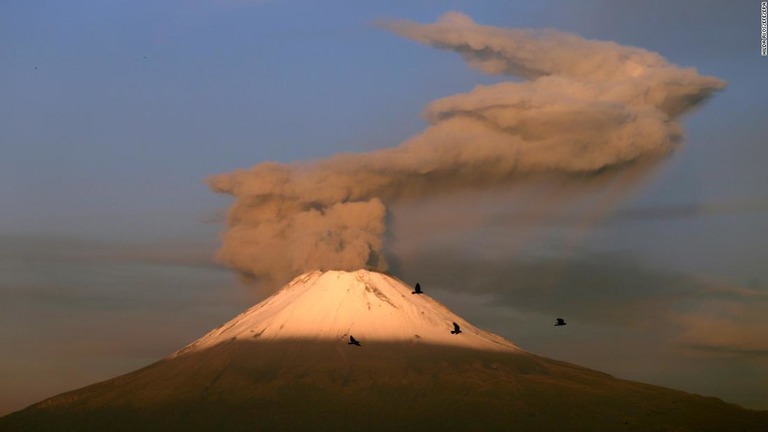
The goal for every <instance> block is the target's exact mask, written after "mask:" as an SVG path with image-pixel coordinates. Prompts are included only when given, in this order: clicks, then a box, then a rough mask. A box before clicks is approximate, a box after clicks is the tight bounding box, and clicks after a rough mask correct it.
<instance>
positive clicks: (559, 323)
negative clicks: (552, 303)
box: [555, 318, 567, 327]
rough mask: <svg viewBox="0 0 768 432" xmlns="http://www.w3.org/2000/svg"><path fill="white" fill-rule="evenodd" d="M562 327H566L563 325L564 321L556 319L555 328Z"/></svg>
mask: <svg viewBox="0 0 768 432" xmlns="http://www.w3.org/2000/svg"><path fill="white" fill-rule="evenodd" d="M564 325H567V324H566V323H565V320H564V319H562V318H557V322H556V323H555V327H557V326H564Z"/></svg>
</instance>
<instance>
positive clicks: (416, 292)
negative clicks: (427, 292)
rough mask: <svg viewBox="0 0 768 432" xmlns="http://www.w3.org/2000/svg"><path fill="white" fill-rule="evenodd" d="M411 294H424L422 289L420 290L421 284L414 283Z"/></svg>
mask: <svg viewBox="0 0 768 432" xmlns="http://www.w3.org/2000/svg"><path fill="white" fill-rule="evenodd" d="M411 294H424V291H422V290H421V285H419V284H418V282H417V283H416V286H415V290H414V291H413V292H412V293H411Z"/></svg>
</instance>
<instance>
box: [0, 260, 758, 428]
mask: <svg viewBox="0 0 768 432" xmlns="http://www.w3.org/2000/svg"><path fill="white" fill-rule="evenodd" d="M454 322H455V323H457V324H459V325H460V326H461V330H462V331H461V333H460V334H451V330H452V329H453V328H454V326H453V323H454ZM351 335H354V338H355V339H356V340H357V341H359V342H360V343H361V345H360V346H355V345H350V344H349V343H348V342H349V340H350V336H351ZM160 430H163V431H168V430H173V431H176V430H178V431H197V430H199V431H214V430H215V431H280V430H296V431H305V430H307V431H308V430H318V431H324V430H349V431H361V430H364V431H379V430H381V431H391V430H460V431H494V430H499V431H514V430H520V431H555V430H557V431H560V430H576V431H600V430H605V431H622V430H636V431H650V430H661V431H665V430H669V431H672V430H674V431H765V430H768V412H765V411H752V410H747V409H744V408H741V407H739V406H736V405H732V404H727V403H725V402H723V401H721V400H719V399H715V398H708V397H703V396H698V395H693V394H689V393H684V392H681V391H676V390H670V389H666V388H662V387H657V386H652V385H646V384H640V383H636V382H630V381H625V380H621V379H617V378H614V377H612V376H610V375H607V374H604V373H601V372H597V371H593V370H590V369H586V368H583V367H579V366H575V365H572V364H568V363H564V362H560V361H556V360H551V359H547V358H544V357H540V356H536V355H534V354H531V353H528V352H526V351H524V350H522V349H520V348H519V347H517V346H516V345H515V344H513V343H512V342H509V341H507V340H505V339H504V338H502V337H499V336H497V335H494V334H492V333H488V332H485V331H483V330H481V329H478V328H476V327H474V326H473V325H471V324H470V323H468V322H467V321H466V320H464V319H462V318H461V317H459V316H458V315H456V314H454V313H453V312H451V311H450V310H448V308H446V307H445V306H443V305H441V304H440V303H439V302H437V301H435V300H434V299H432V298H430V297H429V296H428V295H426V294H423V295H418V296H414V295H411V288H410V287H409V286H408V285H406V284H404V283H403V282H401V281H399V280H397V279H395V278H393V277H391V276H387V275H384V274H381V273H375V272H369V271H364V270H359V271H356V272H343V271H325V272H322V271H315V272H311V273H307V274H304V275H301V276H299V277H297V278H295V279H294V280H293V281H291V282H290V283H289V284H288V285H286V286H285V287H283V288H282V289H281V290H280V291H278V292H277V293H275V294H274V295H273V296H271V297H269V298H268V299H266V300H265V301H263V302H261V303H259V304H257V305H256V306H254V307H252V308H250V309H248V310H247V311H245V312H244V313H242V314H240V315H239V316H237V317H235V318H234V319H232V320H231V321H229V322H227V323H226V324H224V325H222V326H220V327H218V328H216V329H214V330H213V331H211V332H209V333H208V334H206V335H205V336H203V337H202V338H200V339H198V340H196V341H194V342H193V343H191V344H189V345H188V346H186V347H184V348H182V349H180V350H179V351H177V352H175V353H173V354H171V355H170V356H168V357H166V358H165V359H162V360H160V361H158V362H156V363H154V364H152V365H149V366H147V367H145V368H143V369H140V370H137V371H135V372H132V373H129V374H126V375H123V376H120V377H117V378H114V379H110V380H107V381H104V382H101V383H97V384H93V385H91V386H88V387H84V388H82V389H79V390H74V391H71V392H68V393H64V394H61V395H58V396H55V397H52V398H50V399H47V400H44V401H42V402H39V403H37V404H34V405H32V406H30V407H28V408H25V409H23V410H21V411H18V412H15V413H12V414H9V415H7V416H5V417H3V418H0V431H160Z"/></svg>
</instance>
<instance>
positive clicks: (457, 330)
mask: <svg viewBox="0 0 768 432" xmlns="http://www.w3.org/2000/svg"><path fill="white" fill-rule="evenodd" d="M459 333H461V327H459V325H458V324H456V323H453V330H451V334H459Z"/></svg>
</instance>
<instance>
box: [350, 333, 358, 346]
mask: <svg viewBox="0 0 768 432" xmlns="http://www.w3.org/2000/svg"><path fill="white" fill-rule="evenodd" d="M347 345H357V346H360V342H358V341H357V339H355V337H354V336H352V335H349V343H347Z"/></svg>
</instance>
